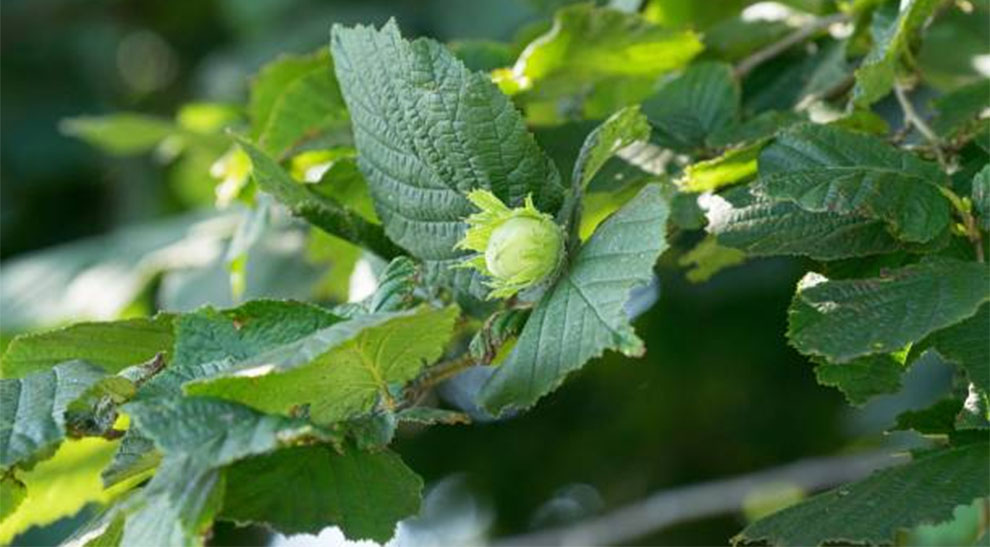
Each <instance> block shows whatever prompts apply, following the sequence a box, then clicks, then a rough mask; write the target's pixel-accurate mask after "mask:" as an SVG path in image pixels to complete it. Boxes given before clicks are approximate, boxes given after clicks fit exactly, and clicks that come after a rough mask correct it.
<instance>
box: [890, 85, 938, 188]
mask: <svg viewBox="0 0 990 547" xmlns="http://www.w3.org/2000/svg"><path fill="white" fill-rule="evenodd" d="M894 95H896V96H897V102H898V103H900V105H901V110H902V111H903V112H904V127H905V128H906V127H914V128H915V129H917V130H918V132H919V133H921V135H922V136H923V137H925V140H927V141H928V143H929V144H931V146H932V150H933V151H934V152H935V158H936V159H938V164H939V165H941V166H942V169H943V170H945V169H947V168H948V164H947V163H946V161H945V154H943V153H942V140H941V139H939V138H938V135H936V134H935V132H934V131H932V128H931V127H928V124H927V123H925V120H924V118H922V117H921V116H919V115H918V111H917V110H915V109H914V105H913V104H911V99H909V98H908V96H907V91H906V90H905V89H904V86H903V85H901V83H900V82H895V83H894Z"/></svg>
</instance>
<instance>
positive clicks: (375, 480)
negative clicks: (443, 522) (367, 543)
mask: <svg viewBox="0 0 990 547" xmlns="http://www.w3.org/2000/svg"><path fill="white" fill-rule="evenodd" d="M226 474H227V494H226V497H225V499H224V504H223V511H222V512H221V514H220V518H222V519H230V520H235V521H237V522H241V523H247V522H255V523H266V524H269V525H270V526H271V527H272V528H274V529H276V530H278V531H279V532H282V533H283V534H287V535H291V534H299V533H310V534H316V533H318V532H319V531H320V530H322V529H323V528H325V527H327V526H332V525H336V526H339V527H340V528H341V530H343V532H344V534H345V535H346V536H347V537H348V538H351V539H372V540H375V541H378V542H382V543H384V542H386V541H388V540H389V539H390V538H391V537H392V535H393V533H394V531H395V525H396V523H397V522H398V521H399V520H401V519H403V518H406V517H409V516H412V515H415V514H416V513H417V512H418V510H419V502H420V495H421V490H422V488H423V482H422V480H420V478H419V477H418V476H416V474H415V473H413V472H412V471H411V470H410V469H409V468H408V467H406V465H405V464H404V463H402V460H401V459H400V458H399V457H398V456H397V455H396V454H395V453H393V452H390V451H387V450H386V451H382V452H376V453H370V452H361V451H358V450H355V449H353V448H347V449H346V450H345V451H344V452H343V453H338V452H336V451H334V450H333V449H331V448H328V447H324V446H300V447H295V448H287V449H283V450H279V451H278V452H274V453H272V454H267V455H264V456H258V457H254V458H249V459H246V460H243V461H241V462H238V463H236V464H234V465H233V466H231V467H230V468H229V469H228V470H227V472H226ZM369 509H370V510H369Z"/></svg>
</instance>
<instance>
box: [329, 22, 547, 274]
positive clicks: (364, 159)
mask: <svg viewBox="0 0 990 547" xmlns="http://www.w3.org/2000/svg"><path fill="white" fill-rule="evenodd" d="M331 49H332V51H333V56H334V63H335V67H336V70H337V78H338V80H339V81H340V85H341V89H342V91H343V94H344V99H345V100H346V102H347V106H348V108H349V110H350V112H351V119H352V122H353V128H354V138H355V142H356V144H357V148H358V154H359V155H358V162H359V165H360V167H361V170H362V172H363V173H364V175H365V178H366V179H367V180H368V184H369V188H370V189H371V195H372V198H373V199H374V201H375V208H376V210H377V212H378V217H379V218H380V219H381V220H382V223H383V224H384V226H385V232H386V233H387V234H388V236H389V237H390V238H392V240H393V241H395V242H396V243H398V244H399V245H401V246H402V247H404V248H405V249H407V250H409V251H410V252H411V253H412V254H414V255H416V256H417V257H419V258H423V259H428V260H431V261H450V260H452V259H456V258H458V257H460V256H461V255H462V254H463V252H462V251H455V250H454V245H455V244H456V243H457V242H458V241H459V240H460V239H461V237H462V235H463V233H464V229H465V227H466V224H465V223H464V222H463V220H462V219H463V218H464V217H466V216H468V215H470V214H471V213H473V212H474V208H473V206H472V205H471V204H470V202H468V200H467V199H466V198H465V197H464V194H466V193H467V192H469V191H471V190H474V189H477V188H484V189H488V190H491V191H492V192H493V193H494V194H495V195H496V196H498V197H499V198H500V199H501V200H502V201H503V202H505V203H507V204H508V205H510V206H513V207H515V206H519V205H521V204H522V202H523V200H524V198H525V197H526V196H527V195H530V194H532V196H533V199H534V200H535V202H536V205H537V207H538V208H540V209H541V210H543V211H549V212H556V211H557V208H558V207H559V206H560V202H561V199H562V193H563V189H562V187H561V183H560V176H559V174H558V173H557V170H556V168H555V167H554V165H553V163H552V162H551V161H550V159H549V158H547V157H546V156H545V155H544V154H543V153H542V152H541V151H540V149H539V147H538V146H537V144H536V141H535V140H534V139H533V137H532V135H530V134H529V133H528V132H527V130H526V127H525V124H524V123H523V120H522V117H521V116H520V115H519V113H518V112H517V111H516V110H515V108H514V107H513V105H512V103H511V101H509V99H508V98H507V97H505V96H504V95H502V94H501V93H500V92H499V91H498V88H496V87H495V85H494V84H493V83H492V82H491V80H490V79H489V78H488V77H487V76H486V75H484V74H479V73H474V72H471V71H469V70H467V68H465V67H464V64H463V63H461V62H460V61H459V60H457V58H455V57H454V56H453V54H451V53H450V52H449V51H448V50H446V49H445V48H444V47H443V46H441V45H440V44H438V43H436V42H434V41H432V40H429V39H419V40H416V41H414V42H408V41H406V40H403V39H402V37H401V36H400V34H399V29H398V27H397V26H396V24H395V22H394V21H389V22H388V23H386V24H385V26H384V27H382V29H381V30H376V29H374V28H371V27H365V26H358V27H355V28H345V27H342V26H339V25H337V26H334V28H333V31H332V38H331Z"/></svg>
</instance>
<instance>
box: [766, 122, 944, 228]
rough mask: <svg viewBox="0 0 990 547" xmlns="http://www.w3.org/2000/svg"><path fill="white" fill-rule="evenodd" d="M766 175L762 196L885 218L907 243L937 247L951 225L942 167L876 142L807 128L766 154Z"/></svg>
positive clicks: (846, 133)
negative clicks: (934, 241) (937, 238)
mask: <svg viewBox="0 0 990 547" xmlns="http://www.w3.org/2000/svg"><path fill="white" fill-rule="evenodd" d="M759 171H760V175H759V176H760V178H759V180H758V181H757V191H759V192H761V193H763V194H765V195H767V196H769V197H771V198H774V199H778V200H788V201H792V202H794V203H796V204H798V205H799V206H800V207H801V208H802V209H806V210H808V211H812V212H819V213H823V212H835V213H840V214H850V215H855V216H861V217H866V218H875V219H879V220H883V221H885V222H886V223H887V225H888V227H889V230H890V232H891V233H892V234H893V235H895V236H896V237H899V238H901V239H903V240H905V241H912V242H926V241H930V240H931V239H933V238H934V237H935V236H937V235H938V234H940V233H941V232H942V231H943V230H945V228H946V226H947V225H948V224H949V220H950V205H949V201H948V200H947V199H946V198H945V197H944V196H943V195H942V192H941V191H940V189H939V187H938V184H939V183H940V182H943V181H944V180H945V175H944V174H942V172H941V171H940V170H939V168H938V166H937V165H935V164H932V163H928V162H925V161H922V160H920V159H918V158H917V157H916V156H915V155H914V154H911V153H909V152H906V151H902V150H898V149H896V148H894V147H892V146H890V145H888V144H887V143H886V142H885V141H883V140H882V139H879V138H877V137H872V136H868V135H862V134H859V133H854V132H851V131H846V130H843V129H839V128H836V127H833V126H824V125H814V124H801V125H798V126H795V127H793V128H791V129H789V130H787V131H786V132H784V133H783V134H782V135H781V136H780V137H778V138H777V140H776V141H775V142H774V143H772V144H771V145H769V146H767V147H766V148H764V149H763V152H762V153H761V154H760V160H759Z"/></svg>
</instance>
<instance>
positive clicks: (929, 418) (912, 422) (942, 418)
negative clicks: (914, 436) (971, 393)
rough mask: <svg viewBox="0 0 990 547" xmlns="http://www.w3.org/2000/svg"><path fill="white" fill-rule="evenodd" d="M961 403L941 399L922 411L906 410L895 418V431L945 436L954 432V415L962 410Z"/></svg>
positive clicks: (957, 400) (956, 400)
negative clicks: (911, 431)
mask: <svg viewBox="0 0 990 547" xmlns="http://www.w3.org/2000/svg"><path fill="white" fill-rule="evenodd" d="M962 406H963V405H962V401H960V400H959V399H954V398H949V399H942V400H940V401H938V402H937V403H935V404H934V405H932V406H930V407H928V408H926V409H923V410H908V411H905V412H902V413H900V414H899V415H898V416H897V424H896V425H895V426H894V428H893V429H894V430H895V431H907V430H914V431H917V432H918V433H922V434H925V435H938V434H941V435H947V434H949V433H952V432H953V431H954V430H955V424H956V415H958V414H959V411H960V410H962Z"/></svg>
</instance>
